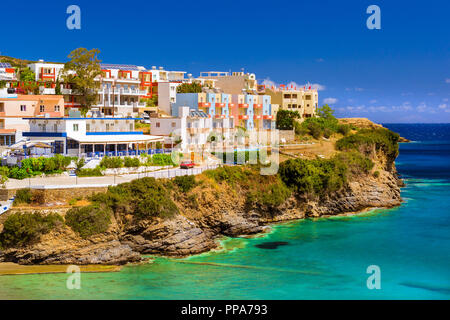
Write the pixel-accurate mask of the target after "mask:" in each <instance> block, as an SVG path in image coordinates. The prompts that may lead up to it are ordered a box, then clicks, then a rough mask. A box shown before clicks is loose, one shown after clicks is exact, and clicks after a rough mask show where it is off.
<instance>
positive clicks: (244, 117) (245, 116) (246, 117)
mask: <svg viewBox="0 0 450 320" xmlns="http://www.w3.org/2000/svg"><path fill="white" fill-rule="evenodd" d="M239 119H241V120H248V114H240V115H239Z"/></svg>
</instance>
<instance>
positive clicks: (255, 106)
mask: <svg viewBox="0 0 450 320" xmlns="http://www.w3.org/2000/svg"><path fill="white" fill-rule="evenodd" d="M253 108H258V109H259V108H262V104H260V103H257V104H254V105H253Z"/></svg>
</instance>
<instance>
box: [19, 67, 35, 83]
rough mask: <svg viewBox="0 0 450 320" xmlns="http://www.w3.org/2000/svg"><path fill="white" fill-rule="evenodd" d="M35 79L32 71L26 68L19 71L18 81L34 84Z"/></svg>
mask: <svg viewBox="0 0 450 320" xmlns="http://www.w3.org/2000/svg"><path fill="white" fill-rule="evenodd" d="M35 78H36V75H35V73H34V72H33V71H31V70H30V69H28V68H26V69H23V70H20V81H24V82H34V81H35Z"/></svg>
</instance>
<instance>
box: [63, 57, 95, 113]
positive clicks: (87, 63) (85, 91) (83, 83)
mask: <svg viewBox="0 0 450 320" xmlns="http://www.w3.org/2000/svg"><path fill="white" fill-rule="evenodd" d="M99 53H100V50H98V49H91V50H87V49H85V48H78V49H75V50H73V51H72V52H71V53H70V54H69V56H68V57H69V59H70V61H69V62H67V63H66V64H65V66H64V69H63V72H62V78H63V80H64V82H66V83H71V84H72V85H73V90H74V91H75V92H76V93H77V94H79V95H80V97H81V105H82V107H84V108H90V107H91V106H92V105H94V104H96V102H97V91H98V89H99V88H100V82H99V81H95V77H97V76H99V75H100V74H101V73H102V70H101V68H100V60H99V59H98V57H97V56H98V54H99Z"/></svg>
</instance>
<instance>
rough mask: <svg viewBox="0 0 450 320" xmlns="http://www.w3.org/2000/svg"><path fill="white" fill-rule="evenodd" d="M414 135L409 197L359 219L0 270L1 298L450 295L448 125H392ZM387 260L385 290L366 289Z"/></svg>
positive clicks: (406, 159) (401, 163)
mask: <svg viewBox="0 0 450 320" xmlns="http://www.w3.org/2000/svg"><path fill="white" fill-rule="evenodd" d="M385 126H386V127H388V128H389V129H392V130H393V131H396V132H398V133H400V134H401V135H402V136H403V137H405V138H408V139H411V140H413V141H414V142H412V143H408V144H401V146H400V156H399V157H398V159H397V169H398V171H399V172H400V174H401V175H402V177H403V178H404V179H405V182H406V185H407V186H406V187H405V188H403V190H402V197H403V198H404V200H405V203H404V204H403V205H402V206H400V207H398V208H394V209H390V210H381V209H380V210H373V211H371V212H368V213H364V214H360V215H356V216H351V217H332V218H321V219H315V220H303V221H296V222H292V223H286V224H280V225H276V226H275V227H274V228H273V232H272V233H270V234H268V235H264V236H262V237H259V238H254V239H224V240H223V247H224V248H223V250H221V251H216V252H210V253H205V254H201V255H197V256H193V257H190V258H186V259H166V258H156V260H155V262H154V263H152V264H146V265H139V266H128V267H124V268H123V269H122V271H120V272H117V273H88V274H82V275H81V290H68V289H66V279H67V275H66V274H46V275H20V276H0V298H2V299H449V298H450V209H449V203H450V124H439V125H430V124H407V125H406V124H385ZM370 265H376V266H379V268H380V271H381V289H379V290H376V289H374V290H369V289H368V288H367V286H366V281H367V278H368V277H369V274H367V273H366V269H367V267H368V266H370Z"/></svg>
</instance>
